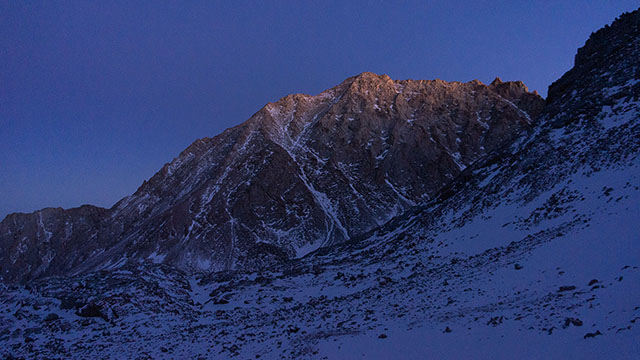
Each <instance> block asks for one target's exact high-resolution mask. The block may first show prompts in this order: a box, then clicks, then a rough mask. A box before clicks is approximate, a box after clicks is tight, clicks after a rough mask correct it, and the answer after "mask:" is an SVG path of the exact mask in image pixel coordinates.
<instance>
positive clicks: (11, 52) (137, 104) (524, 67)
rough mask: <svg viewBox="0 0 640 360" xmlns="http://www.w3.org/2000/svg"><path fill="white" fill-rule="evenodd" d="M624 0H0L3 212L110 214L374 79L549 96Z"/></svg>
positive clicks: (625, 7) (631, 4)
mask: <svg viewBox="0 0 640 360" xmlns="http://www.w3.org/2000/svg"><path fill="white" fill-rule="evenodd" d="M637 6H638V3H637V1H626V0H618V1H472V2H471V1H455V0H450V1H437V2H436V1H415V2H412V1H402V2H382V1H366V2H364V1H273V2H265V1H188V2H177V1H176V2H162V1H153V2H138V1H108V2H85V1H77V2H74V1H72V2H66V1H56V2H51V1H47V2H45V1H42V2H21V1H1V0H0V218H3V217H4V216H5V215H6V214H7V213H10V212H16V211H20V212H30V211H34V210H36V209H39V208H42V207H48V206H62V207H65V208H67V207H73V206H78V205H81V204H85V203H90V204H96V205H100V206H105V207H110V206H111V205H113V204H114V203H115V202H116V201H117V200H118V199H120V198H122V197H123V196H125V195H128V194H130V193H132V192H134V191H135V190H136V188H137V187H138V186H139V185H140V184H141V183H142V181H143V180H144V179H147V178H149V177H151V176H152V175H153V174H154V172H155V171H157V170H159V169H160V167H161V166H162V165H163V164H164V163H165V162H168V161H170V160H171V159H172V158H174V157H175V156H177V155H178V153H179V152H180V151H181V150H183V149H184V148H185V147H187V146H188V145H189V144H190V143H191V142H193V141H194V140H195V139H197V138H201V137H205V136H214V135H216V134H218V133H220V132H221V131H222V130H224V129H225V128H228V127H230V126H233V125H237V124H239V123H241V122H242V121H244V120H246V119H247V118H248V117H249V116H251V115H252V114H253V113H254V112H256V111H257V110H258V109H259V108H260V107H262V106H263V105H264V104H265V103H267V102H269V101H274V100H277V99H279V98H280V97H282V96H285V95H287V94H290V93H297V92H303V93H308V94H316V93H318V92H320V91H322V90H324V89H326V88H329V87H331V86H334V85H336V84H338V83H340V82H341V81H342V80H344V79H345V78H347V77H349V76H352V75H355V74H358V73H361V72H363V71H372V72H376V73H384V74H388V75H389V76H391V77H392V78H394V79H407V78H413V79H435V78H439V79H444V80H448V81H453V80H456V81H469V80H472V79H479V80H481V81H483V82H490V81H491V80H492V79H493V78H494V77H496V76H500V77H501V78H502V79H503V80H522V81H524V82H525V83H526V84H527V85H528V86H529V87H530V88H531V89H535V90H538V91H539V92H540V93H542V94H543V95H546V88H547V86H548V85H549V84H550V83H551V82H552V81H554V80H555V79H557V78H558V77H559V76H561V75H562V74H563V73H564V72H565V71H566V70H568V69H570V68H571V66H572V64H573V56H574V54H575V52H576V49H577V48H578V47H580V46H582V45H583V44H584V41H585V40H586V39H587V37H588V36H589V34H590V33H591V32H592V31H595V30H597V29H598V28H600V27H602V26H603V25H605V24H608V23H610V22H611V21H613V19H614V18H615V17H616V16H618V15H619V14H620V13H622V12H623V11H631V10H634V9H635V8H637Z"/></svg>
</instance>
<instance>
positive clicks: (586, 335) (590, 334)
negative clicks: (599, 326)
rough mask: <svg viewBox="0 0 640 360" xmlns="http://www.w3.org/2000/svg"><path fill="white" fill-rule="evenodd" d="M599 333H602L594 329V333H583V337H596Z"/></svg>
mask: <svg viewBox="0 0 640 360" xmlns="http://www.w3.org/2000/svg"><path fill="white" fill-rule="evenodd" d="M599 335H602V333H601V332H600V330H597V331H596V332H594V333H586V334H585V335H584V338H585V339H588V338H593V337H596V336H599Z"/></svg>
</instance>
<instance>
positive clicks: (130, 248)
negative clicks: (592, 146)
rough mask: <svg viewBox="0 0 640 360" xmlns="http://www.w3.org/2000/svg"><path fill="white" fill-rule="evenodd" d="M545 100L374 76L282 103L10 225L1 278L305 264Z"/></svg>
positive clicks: (521, 124)
mask: <svg viewBox="0 0 640 360" xmlns="http://www.w3.org/2000/svg"><path fill="white" fill-rule="evenodd" d="M543 105H544V100H543V99H542V98H541V97H540V96H538V95H537V94H536V93H530V92H529V91H528V90H527V88H526V86H525V85H524V84H523V83H522V82H519V81H518V82H502V81H501V80H500V79H496V80H495V81H494V82H492V83H491V84H490V85H488V86H487V85H484V84H482V83H481V82H479V81H471V82H468V83H458V82H445V81H441V80H433V81H425V80H419V81H416V80H402V81H394V80H392V79H390V78H389V77H388V76H386V75H376V74H372V73H362V74H360V75H358V76H355V77H352V78H349V79H347V80H345V81H344V82H343V83H341V84H340V85H338V86H336V87H334V88H331V89H328V90H326V91H324V92H322V93H321V94H319V95H316V96H309V95H302V94H296V95H290V96H287V97H284V98H282V99H280V100H278V101H277V102H274V103H269V104H267V105H266V106H265V107H263V108H262V109H261V110H260V111H258V112H257V113H256V114H254V115H253V116H252V117H251V118H250V119H249V120H247V121H245V122H244V123H243V124H241V125H239V126H236V127H234V128H231V129H228V130H226V131H224V132H223V133H222V134H220V135H218V136H216V137H213V138H203V139H200V140H197V141H196V142H194V143H193V144H192V145H191V146H189V147H188V148H187V149H186V150H184V151H183V152H182V153H181V154H180V155H179V156H178V157H177V158H175V159H174V160H173V161H171V162H170V163H167V164H166V165H165V166H164V167H163V168H162V169H161V170H160V171H159V172H158V173H156V174H155V175H154V176H153V177H152V178H151V179H149V180H148V181H145V182H144V184H142V186H141V187H140V188H139V189H138V190H137V191H136V192H135V193H134V194H133V195H131V196H128V197H126V198H124V199H122V200H121V201H120V202H118V203H117V204H116V205H115V206H114V207H113V208H111V209H109V210H102V209H100V210H97V209H96V210H94V212H95V214H93V215H92V216H91V217H89V218H86V219H85V218H83V217H81V218H76V217H74V215H72V213H69V212H68V211H55V212H53V213H52V214H49V212H51V211H49V210H45V211H42V212H37V213H34V214H29V215H12V216H10V217H8V218H7V219H6V220H5V221H4V222H3V223H2V225H1V226H0V244H1V246H2V250H3V251H2V252H1V253H0V263H2V265H0V266H2V268H1V274H2V276H3V278H4V279H6V280H11V281H15V280H26V279H29V278H33V277H38V276H43V275H51V274H65V273H68V272H69V271H70V270H73V271H80V272H82V271H86V270H92V269H100V268H112V267H118V266H121V265H122V264H123V263H126V262H128V261H150V262H155V263H165V264H171V265H175V266H178V267H179V268H181V269H184V270H190V271H192V270H223V269H232V268H252V267H259V266H262V265H264V264H269V263H273V262H278V261H282V260H285V259H289V258H295V257H301V256H304V255H306V254H308V253H309V252H311V251H313V250H315V249H317V248H319V247H321V246H327V245H331V244H335V243H340V242H343V241H345V240H347V239H349V238H352V237H354V236H357V235H360V234H362V233H364V232H366V231H368V230H370V229H372V228H373V227H376V226H379V225H380V224H383V223H385V222H386V221H388V220H389V219H391V218H392V217H394V216H396V215H398V214H400V213H402V212H403V211H404V210H406V209H408V208H409V207H411V206H413V205H415V204H416V203H419V202H421V201H424V200H427V199H429V198H430V197H431V196H433V195H434V194H435V193H437V192H438V191H439V190H440V189H442V188H443V187H445V186H446V185H447V184H449V183H450V182H451V181H452V180H453V179H454V178H456V176H458V175H459V174H460V172H461V171H463V170H464V169H465V168H467V167H468V166H469V165H470V164H472V163H473V162H475V161H476V160H478V159H480V158H482V157H483V156H485V155H487V154H489V153H491V152H493V151H495V150H497V149H500V148H501V147H503V146H505V145H507V144H510V143H511V142H512V141H513V139H515V138H517V137H518V136H521V135H522V134H523V133H524V132H526V130H527V129H529V128H531V126H532V124H534V123H535V120H536V118H537V116H538V114H539V113H540V111H541V109H542V107H543ZM69 211H71V212H77V210H69ZM42 214H45V215H46V216H45V218H43V221H42V222H41V223H40V222H38V223H37V226H36V225H33V224H35V223H36V220H37V219H40V217H41V215H42ZM25 224H31V225H29V226H26V225H25ZM54 227H55V228H56V229H58V228H62V227H64V228H65V229H66V230H64V231H63V232H61V231H59V230H56V231H52V230H53V228H54ZM49 233H50V234H51V235H46V234H49ZM48 236H50V238H49V239H48V240H47V241H43V239H45V238H47V237H48ZM63 249H69V251H66V250H63ZM74 249H75V250H74ZM16 264H23V266H16Z"/></svg>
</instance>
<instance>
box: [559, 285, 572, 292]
mask: <svg viewBox="0 0 640 360" xmlns="http://www.w3.org/2000/svg"><path fill="white" fill-rule="evenodd" d="M575 289H576V287H575V286H573V285H565V286H560V289H558V292H564V291H571V290H575Z"/></svg>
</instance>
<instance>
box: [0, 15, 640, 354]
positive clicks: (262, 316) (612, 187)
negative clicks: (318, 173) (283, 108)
mask: <svg viewBox="0 0 640 360" xmlns="http://www.w3.org/2000/svg"><path fill="white" fill-rule="evenodd" d="M639 69H640V10H637V11H634V12H632V13H627V14H623V15H621V16H620V17H619V18H618V19H616V20H615V21H614V22H613V23H612V24H611V25H610V26H607V27H605V28H603V29H601V30H599V31H597V32H596V33H594V34H592V35H591V37H590V38H589V40H588V41H587V42H586V44H585V46H584V47H582V48H581V49H579V50H578V55H577V56H576V59H575V65H574V67H573V69H571V70H570V71H569V72H567V73H566V74H565V75H564V76H563V77H561V78H560V79H559V80H558V81H556V82H555V83H553V84H552V85H551V86H550V88H549V92H548V93H549V97H548V99H547V101H546V104H545V105H544V108H543V109H541V111H540V113H539V115H538V116H537V117H536V120H535V121H533V122H532V123H531V125H529V127H527V129H526V130H527V131H523V132H522V133H521V135H520V136H518V137H517V138H514V139H513V141H511V142H509V143H508V144H505V145H504V146H499V147H496V148H495V149H494V150H493V151H490V152H487V153H484V154H482V155H481V156H478V157H477V159H476V160H475V161H472V162H469V163H468V165H466V167H465V168H464V169H460V167H458V169H459V172H458V173H457V174H456V176H454V178H453V179H452V180H450V181H449V182H448V183H447V184H446V185H443V187H442V188H441V189H439V190H436V191H435V192H434V193H433V195H430V196H429V197H428V198H426V197H425V199H424V200H420V201H419V203H418V204H416V205H415V206H412V207H410V208H408V209H407V210H406V211H404V212H403V213H402V214H399V215H398V216H395V217H394V218H393V219H391V220H390V221H388V222H387V223H385V224H383V225H381V226H378V227H375V228H373V229H371V230H370V231H367V232H363V233H362V234H360V235H354V236H350V238H349V239H348V240H347V241H342V242H337V243H335V244H333V245H331V246H325V247H322V248H320V249H317V250H315V251H313V252H312V253H309V254H307V255H306V256H303V257H301V258H293V259H289V260H287V261H281V262H275V263H273V264H271V265H269V266H268V267H264V268H260V269H259V270H254V269H235V270H234V269H230V270H226V271H220V272H213V273H209V272H201V273H197V274H194V273H192V272H189V271H184V270H181V269H179V268H177V267H175V266H171V265H167V264H153V263H152V262H125V263H123V264H122V265H121V266H119V267H118V268H114V269H102V270H98V271H90V272H86V273H82V274H78V275H74V276H60V277H49V278H45V279H38V280H34V281H30V282H28V283H27V284H26V285H15V284H14V285H9V284H4V285H0V344H2V345H4V346H2V347H1V348H3V349H5V350H0V351H4V352H5V354H8V355H6V356H8V357H11V356H29V357H72V356H73V357H84V358H95V357H99V358H120V357H127V358H198V357H200V358H242V359H244V358H269V359H271V358H278V359H281V358H296V359H298V358H313V359H315V358H321V359H323V358H324V359H335V358H354V357H361V358H371V359H389V358H425V357H433V358H450V359H459V358H486V359H489V358H490V359H496V358H497V359H503V358H504V359H507V358H514V357H517V358H561V359H564V358H585V359H598V358H615V359H636V358H638V357H639V356H640V343H639V342H638V341H637V340H638V338H640V326H639V324H640V300H639V299H640V260H639V259H640V247H639V246H638V241H639V240H640V231H639V230H638V226H637V224H638V221H639V220H640V208H639V207H638V204H639V203H640V141H639V139H640V72H639ZM498 84H499V83H496V84H494V85H498ZM500 96H502V95H500ZM514 104H515V102H514ZM520 104H522V102H520ZM454 142H455V141H454ZM485 147H486V145H485ZM319 157H320V156H319ZM152 180H153V179H152ZM363 181H364V180H363ZM151 182H152V181H150V183H151ZM143 187H144V186H143ZM412 201H413V200H412ZM415 201H418V200H415ZM125 202H126V200H125ZM91 210H92V208H87V209H85V210H84V211H87V212H89V211H91ZM5 221H6V220H5Z"/></svg>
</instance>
